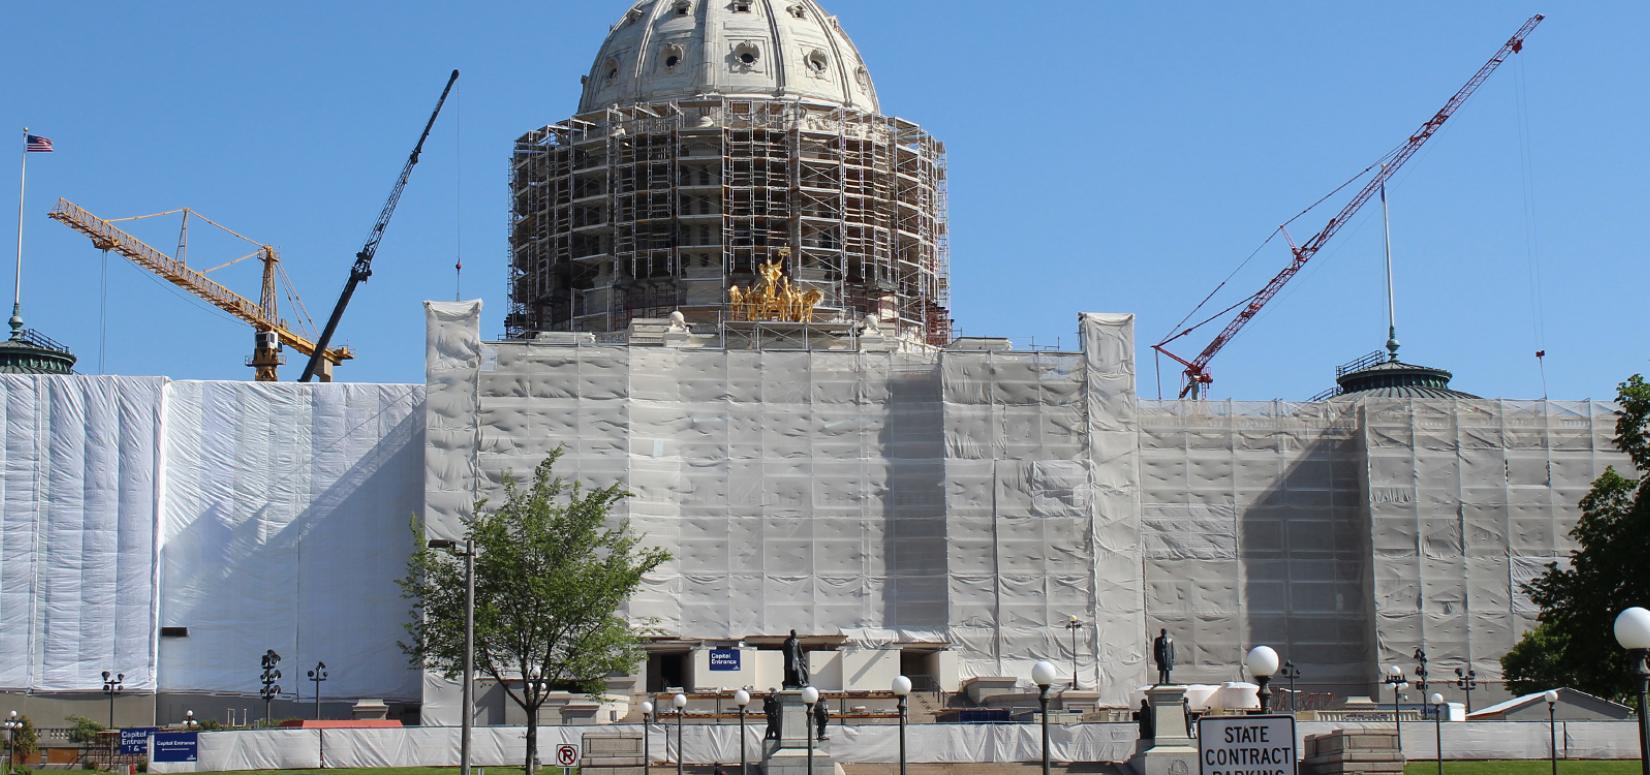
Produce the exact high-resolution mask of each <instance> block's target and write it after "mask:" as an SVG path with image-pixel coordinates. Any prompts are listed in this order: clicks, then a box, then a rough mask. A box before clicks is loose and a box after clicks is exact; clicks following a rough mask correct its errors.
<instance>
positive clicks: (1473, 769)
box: [1404, 759, 1639, 775]
mask: <svg viewBox="0 0 1650 775" xmlns="http://www.w3.org/2000/svg"><path fill="white" fill-rule="evenodd" d="M1552 771H1553V764H1552V762H1551V761H1547V760H1540V759H1538V760H1535V761H1528V760H1526V761H1517V762H1452V761H1449V760H1445V761H1444V775H1551V774H1552ZM1638 772H1639V763H1638V761H1636V760H1630V761H1612V762H1591V761H1563V760H1560V761H1559V762H1558V775H1567V774H1568V773H1574V775H1637V774H1638ZM1437 773H1438V762H1436V761H1430V762H1425V761H1423V762H1410V763H1409V764H1408V765H1406V766H1405V767H1404V775H1437Z"/></svg>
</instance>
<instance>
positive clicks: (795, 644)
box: [785, 630, 808, 689]
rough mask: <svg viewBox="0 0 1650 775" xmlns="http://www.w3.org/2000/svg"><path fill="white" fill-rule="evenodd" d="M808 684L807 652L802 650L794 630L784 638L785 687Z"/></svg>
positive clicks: (797, 686)
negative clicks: (789, 635)
mask: <svg viewBox="0 0 1650 775" xmlns="http://www.w3.org/2000/svg"><path fill="white" fill-rule="evenodd" d="M807 685H808V652H806V651H803V650H802V641H800V640H797V638H796V630H791V637H789V638H786V639H785V688H786V689H801V688H802V687H804V686H807Z"/></svg>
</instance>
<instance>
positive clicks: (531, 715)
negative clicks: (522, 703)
mask: <svg viewBox="0 0 1650 775" xmlns="http://www.w3.org/2000/svg"><path fill="white" fill-rule="evenodd" d="M538 760H539V713H538V708H533V709H532V710H529V711H527V765H526V766H525V767H523V768H522V769H523V771H525V772H526V773H527V775H533V773H534V771H535V770H536V769H537V767H538Z"/></svg>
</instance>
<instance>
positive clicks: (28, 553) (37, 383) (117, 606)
mask: <svg viewBox="0 0 1650 775" xmlns="http://www.w3.org/2000/svg"><path fill="white" fill-rule="evenodd" d="M164 390H165V381H164V380H161V379H137V378H127V377H106V378H98V379H93V378H87V377H28V376H12V375H7V376H0V411H3V412H4V417H0V423H4V432H5V449H4V453H3V454H4V456H5V458H4V461H3V462H4V471H5V476H4V484H3V486H4V487H5V492H4V495H3V503H4V509H5V511H4V514H3V515H0V687H4V688H7V689H28V690H34V691H69V690H87V689H99V688H101V687H102V686H103V678H102V672H103V671H104V670H109V671H115V672H123V673H125V674H126V689H127V691H150V690H153V689H154V688H155V630H154V627H153V623H154V620H155V583H156V574H155V563H154V553H155V519H156V497H155V493H156V482H155V480H156V477H157V474H158V472H159V470H160V461H159V460H158V459H157V455H156V452H157V450H158V449H159V448H160V444H159V440H160V433H161V424H160V418H161V406H162V403H163V401H164Z"/></svg>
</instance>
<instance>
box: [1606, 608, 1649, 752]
mask: <svg viewBox="0 0 1650 775" xmlns="http://www.w3.org/2000/svg"><path fill="white" fill-rule="evenodd" d="M1615 629H1616V642H1617V643H1620V644H1621V647H1622V648H1624V649H1627V658H1628V660H1629V664H1631V665H1632V670H1633V680H1634V687H1633V688H1634V689H1635V690H1637V692H1638V699H1639V704H1638V712H1639V769H1640V771H1641V772H1642V773H1643V775H1650V750H1647V749H1650V727H1647V726H1646V719H1645V694H1646V693H1650V664H1646V663H1645V658H1646V657H1647V656H1650V611H1646V610H1644V609H1643V608H1640V607H1638V606H1633V607H1632V608H1629V609H1627V610H1625V611H1622V612H1621V614H1620V615H1618V616H1617V617H1616V628H1615Z"/></svg>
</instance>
